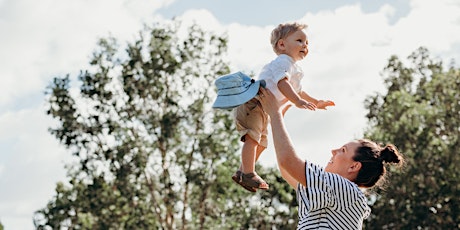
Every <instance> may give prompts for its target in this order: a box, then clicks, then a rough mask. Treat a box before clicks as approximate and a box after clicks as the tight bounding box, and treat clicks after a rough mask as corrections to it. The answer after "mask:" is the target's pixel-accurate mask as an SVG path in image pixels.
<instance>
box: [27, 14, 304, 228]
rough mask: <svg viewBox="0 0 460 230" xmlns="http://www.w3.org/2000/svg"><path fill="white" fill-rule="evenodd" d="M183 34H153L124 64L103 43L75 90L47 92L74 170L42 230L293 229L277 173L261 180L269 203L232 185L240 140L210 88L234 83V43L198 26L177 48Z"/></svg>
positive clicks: (112, 42)
mask: <svg viewBox="0 0 460 230" xmlns="http://www.w3.org/2000/svg"><path fill="white" fill-rule="evenodd" d="M179 28H180V25H179V24H178V23H177V22H173V23H171V24H170V25H155V26H154V27H153V28H147V27H146V28H145V29H144V30H143V31H141V32H140V33H139V38H138V39H137V40H136V41H134V42H133V43H129V44H127V47H126V49H125V50H124V51H125V52H123V51H122V50H120V48H119V45H118V44H117V41H116V39H115V38H106V39H101V40H100V42H99V44H98V45H99V46H98V48H97V50H96V51H95V52H94V54H93V57H92V58H91V60H90V64H91V68H90V69H89V70H85V71H81V73H80V75H79V77H78V81H79V83H80V88H79V90H76V89H75V87H71V81H70V77H69V76H68V75H67V76H65V77H56V78H54V80H53V82H51V84H50V85H49V87H48V88H47V95H48V110H47V113H48V115H50V116H52V117H53V118H55V119H56V120H57V121H58V125H57V126H56V127H52V128H50V132H51V133H52V134H53V135H54V136H55V137H56V138H57V139H58V140H59V141H60V142H61V143H62V144H63V145H65V146H66V147H67V148H68V149H69V151H71V152H72V153H73V155H74V156H75V160H76V161H75V163H74V164H71V165H69V166H68V178H69V180H68V181H67V182H66V183H62V182H60V183H58V184H57V186H56V194H55V196H54V197H53V198H52V199H51V201H49V203H48V204H47V206H46V207H45V208H43V209H41V210H38V211H37V212H36V214H35V216H34V224H35V226H36V227H37V228H38V229H49V228H51V229H60V228H71V229H215V228H224V229H251V228H264V229H265V228H272V227H273V228H275V229H276V228H284V227H286V226H288V227H289V228H293V227H294V226H295V224H296V221H294V220H293V218H295V217H292V216H295V215H296V212H295V211H294V209H293V208H294V207H295V204H294V203H292V202H293V200H295V197H294V196H293V194H292V190H291V189H290V188H288V187H287V184H286V183H285V182H284V181H282V180H281V178H280V177H279V173H278V172H276V171H275V170H274V169H263V168H259V172H260V174H261V175H262V176H264V177H266V178H267V179H268V181H269V183H270V184H271V186H272V188H271V189H270V190H269V191H268V192H266V193H263V192H261V193H257V194H255V195H253V194H250V193H248V192H246V191H245V190H244V189H242V188H241V187H239V186H238V185H236V184H235V183H233V182H232V180H231V178H230V177H231V175H232V174H233V172H234V171H236V169H237V168H238V165H239V151H238V149H239V143H238V134H237V133H236V131H235V128H234V126H233V121H232V119H231V116H229V115H230V113H229V111H222V110H212V109H211V102H212V100H213V99H214V97H215V89H214V85H213V82H214V79H215V78H216V77H217V76H220V75H223V74H226V73H228V72H229V67H228V65H227V63H226V62H225V61H224V60H223V59H222V56H223V55H224V54H225V52H226V47H227V45H226V38H225V37H221V36H216V35H214V34H211V33H208V32H205V31H203V30H201V29H200V28H199V27H197V26H192V27H190V28H188V31H187V33H186V36H185V38H180V37H178V35H177V31H178V30H179ZM288 191H289V192H288ZM293 223H295V224H293Z"/></svg>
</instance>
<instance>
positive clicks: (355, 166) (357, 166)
mask: <svg viewBox="0 0 460 230" xmlns="http://www.w3.org/2000/svg"><path fill="white" fill-rule="evenodd" d="M361 166H362V164H361V162H359V161H355V162H353V164H351V165H350V167H349V168H348V172H349V173H353V172H359V170H361Z"/></svg>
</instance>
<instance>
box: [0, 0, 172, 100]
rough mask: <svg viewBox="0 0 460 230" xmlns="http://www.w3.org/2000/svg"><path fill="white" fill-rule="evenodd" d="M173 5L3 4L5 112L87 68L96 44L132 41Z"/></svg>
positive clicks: (0, 58) (108, 0) (63, 0)
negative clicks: (15, 101) (26, 95)
mask: <svg viewBox="0 0 460 230" xmlns="http://www.w3.org/2000/svg"><path fill="white" fill-rule="evenodd" d="M171 2H172V0H165V1H154V0H150V1H143V0H132V1H128V0H99V1H72V0H44V1H34V0H21V1H16V0H5V2H3V4H2V5H0V7H1V8H0V15H1V16H0V30H1V31H2V36H1V37H0V50H2V52H1V53H0V75H1V76H2V78H3V79H5V78H6V79H7V80H6V81H3V84H0V92H1V95H2V96H1V97H0V107H1V106H2V105H3V106H4V105H8V104H10V103H12V100H13V99H14V98H16V97H18V96H19V95H21V94H24V93H26V92H30V91H37V90H41V89H43V88H44V86H45V85H44V84H45V82H46V81H47V80H49V79H50V78H51V77H52V76H53V75H56V74H65V73H69V72H70V73H75V72H77V71H78V70H79V69H81V68H83V67H85V66H86V64H87V61H88V57H89V56H90V55H91V52H92V50H93V49H94V48H95V44H96V41H97V39H99V38H102V37H107V36H108V35H109V33H110V34H112V35H113V36H115V37H116V38H117V39H119V40H121V41H124V40H129V39H131V38H133V37H134V36H135V35H136V33H137V32H138V31H139V30H140V29H141V27H142V26H143V23H144V22H145V23H147V22H149V21H151V20H154V19H155V18H154V17H153V15H152V14H153V12H154V10H156V9H158V8H160V7H163V6H165V5H167V4H170V3H171Z"/></svg>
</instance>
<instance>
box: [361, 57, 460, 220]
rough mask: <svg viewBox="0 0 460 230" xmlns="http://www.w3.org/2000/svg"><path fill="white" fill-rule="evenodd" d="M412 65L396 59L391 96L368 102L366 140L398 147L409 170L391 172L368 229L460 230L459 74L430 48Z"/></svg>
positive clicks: (389, 77)
mask: <svg viewBox="0 0 460 230" xmlns="http://www.w3.org/2000/svg"><path fill="white" fill-rule="evenodd" d="M409 61H410V64H411V66H410V67H406V66H405V65H404V64H403V62H401V61H400V60H399V59H398V57H395V56H393V57H391V58H390V60H389V63H388V66H387V67H386V68H385V71H384V73H385V74H386V78H385V84H386V87H387V88H388V92H387V94H386V95H380V94H377V95H374V96H371V97H369V98H368V99H367V100H366V108H367V109H369V113H368V115H367V117H368V119H369V123H370V128H369V130H368V131H367V134H366V135H367V137H368V138H370V139H375V140H379V141H381V142H383V143H394V144H395V145H396V146H398V148H399V150H400V151H401V152H402V153H403V154H404V155H405V159H406V165H405V170H404V171H402V172H401V171H397V170H395V169H392V168H390V170H389V172H390V174H391V176H390V180H389V181H388V183H387V186H386V189H385V191H377V193H378V194H379V195H378V196H377V197H378V198H377V200H376V201H375V203H373V204H372V214H371V217H370V219H368V221H367V222H366V228H368V229H454V228H459V227H460V200H459V199H458V195H459V191H460V173H459V170H458V165H460V155H459V149H460V119H459V118H460V102H459V101H460V70H459V69H455V68H454V67H450V68H449V69H448V70H444V69H443V65H442V62H440V61H435V60H434V59H432V58H430V57H429V53H428V50H426V49H425V48H419V49H418V50H417V51H416V52H414V53H413V54H411V55H410V56H409Z"/></svg>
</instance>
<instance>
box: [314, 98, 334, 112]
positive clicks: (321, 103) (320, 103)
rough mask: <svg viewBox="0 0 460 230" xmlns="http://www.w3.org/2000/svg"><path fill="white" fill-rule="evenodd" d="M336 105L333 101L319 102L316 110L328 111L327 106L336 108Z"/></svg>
mask: <svg viewBox="0 0 460 230" xmlns="http://www.w3.org/2000/svg"><path fill="white" fill-rule="evenodd" d="M334 105H335V103H334V102H333V101H323V100H319V101H318V103H317V104H316V108H318V109H324V110H326V107H327V106H334Z"/></svg>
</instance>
